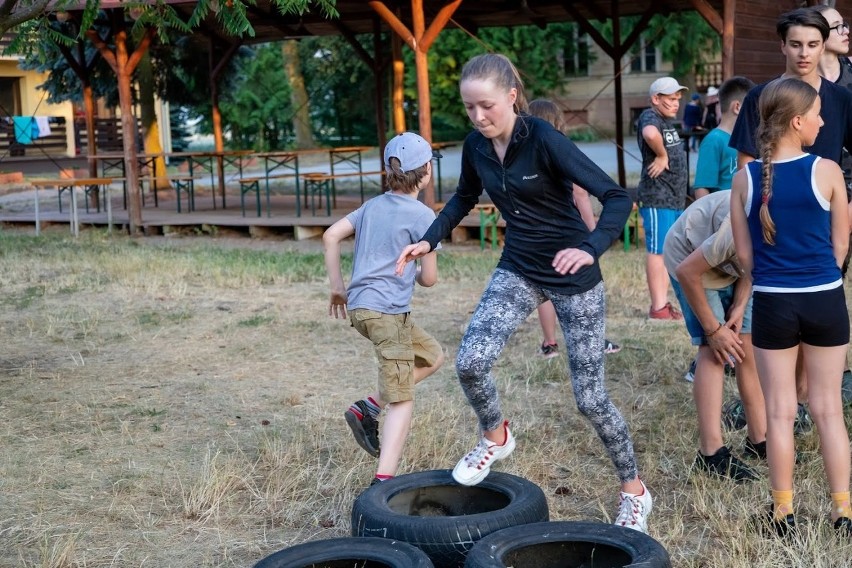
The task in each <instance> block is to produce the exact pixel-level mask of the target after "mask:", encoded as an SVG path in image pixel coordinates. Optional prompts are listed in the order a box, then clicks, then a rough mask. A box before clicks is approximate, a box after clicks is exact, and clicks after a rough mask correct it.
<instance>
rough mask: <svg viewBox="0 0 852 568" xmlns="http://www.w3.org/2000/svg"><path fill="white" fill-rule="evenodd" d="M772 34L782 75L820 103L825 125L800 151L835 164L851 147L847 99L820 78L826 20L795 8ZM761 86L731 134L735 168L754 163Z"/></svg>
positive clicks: (851, 113) (851, 101) (851, 102)
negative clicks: (814, 93) (801, 85)
mask: <svg viewBox="0 0 852 568" xmlns="http://www.w3.org/2000/svg"><path fill="white" fill-rule="evenodd" d="M776 31H777V32H778V35H779V36H780V38H781V53H783V54H784V57H785V58H786V61H787V64H786V69H785V71H784V74H783V75H781V76H782V77H792V78H796V79H801V80H802V81H804V82H806V83H808V84H809V85H811V86H812V87H813V88H814V89H816V90H817V91H818V92H819V98H820V100H821V102H822V109H821V110H820V116H821V117H822V118H823V121H824V122H825V124H824V125H823V127H822V128H820V131H819V135H818V136H817V139H816V141H815V142H814V144H813V146H808V147H807V148H805V149H804V150H805V151H806V152H808V153H810V154H816V155H817V156H820V157H822V158H827V159H829V160H832V161H834V162H836V163H838V164H839V163H840V160H841V154H842V150H843V148H844V147H846V148H847V149H849V148H852V96H850V93H849V91H848V90H847V89H844V88H843V87H840V86H838V85H836V84H834V83H832V82H831V81H828V80H823V79H822V77H820V75H819V67H818V66H819V62H820V57H821V56H822V53H823V51H824V50H825V41H826V39H828V34H829V33H831V29H830V28H829V27H828V21H827V20H826V19H825V18H824V17H823V15H822V14H820V13H819V12H817V11H815V10H813V9H810V8H799V9H797V10H793V11H791V12H787V13H785V14H781V16H780V18H779V19H778V23H777V24H776ZM766 85H767V83H761V84H760V85H758V86H757V87H755V88H753V89H752V90H751V91H749V93H748V95H746V98H745V100H743V106H742V109H741V110H740V115H739V117H737V123H736V125H735V126H734V130H733V132H732V133H731V142H730V146H731V148H734V149H735V150H737V166H738V169H739V168H742V167H743V166H744V165H745V164H746V163H748V162H751V161H752V160H754V159H756V158H757V155H758V152H757V143H756V136H757V126H758V124H760V116H759V114H758V110H757V101H758V99H759V98H760V94H761V93H762V92H763V89H764V88H765V87H766Z"/></svg>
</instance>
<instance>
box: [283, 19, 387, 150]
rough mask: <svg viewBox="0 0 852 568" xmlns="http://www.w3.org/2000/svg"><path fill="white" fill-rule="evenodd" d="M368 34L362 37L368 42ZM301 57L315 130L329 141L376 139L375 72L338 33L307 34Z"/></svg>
mask: <svg viewBox="0 0 852 568" xmlns="http://www.w3.org/2000/svg"><path fill="white" fill-rule="evenodd" d="M367 37H371V36H364V37H363V38H360V41H362V43H366V41H367ZM299 58H300V60H301V62H302V70H303V73H304V75H305V86H306V88H307V92H308V96H309V97H310V99H311V101H312V102H313V104H312V105H311V119H312V122H313V124H314V131H315V132H316V134H317V136H318V137H319V139H320V140H322V141H324V142H326V143H332V144H340V143H362V142H363V143H370V144H375V143H376V140H377V138H376V119H375V112H374V106H373V104H372V103H371V101H373V100H375V98H376V97H377V96H384V93H382V94H378V93H376V90H375V86H374V82H373V72H372V71H371V70H370V69H369V68H368V67H367V66H366V64H364V62H363V61H362V60H361V59H360V58H359V57H358V55H357V54H356V53H355V50H354V49H353V47H352V46H351V45H349V43H348V42H347V41H346V40H345V39H343V38H342V37H339V36H326V37H317V38H306V39H303V40H302V41H300V42H299Z"/></svg>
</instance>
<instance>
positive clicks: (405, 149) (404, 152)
mask: <svg viewBox="0 0 852 568" xmlns="http://www.w3.org/2000/svg"><path fill="white" fill-rule="evenodd" d="M441 157H442V156H441V154H439V153H438V152H436V151H434V150H432V145H431V144H429V143H428V142H426V140H425V139H424V138H423V137H421V136H418V135H417V134H415V133H413V132H403V133H402V134H400V135H399V136H395V137H393V138H392V139H391V140H390V141H389V142H388V144H387V146H385V167H390V159H391V158H396V159H397V160H399V164H400V168H401V169H402V171H403V172H410V171H411V170H416V169H417V168H419V167H420V166H422V165H423V164H425V163H426V162H431V161H432V158H441Z"/></svg>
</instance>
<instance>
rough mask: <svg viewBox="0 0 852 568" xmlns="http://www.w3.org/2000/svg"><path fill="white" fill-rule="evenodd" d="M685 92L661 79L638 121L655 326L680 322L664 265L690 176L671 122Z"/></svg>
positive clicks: (642, 203) (641, 196) (651, 316)
mask: <svg viewBox="0 0 852 568" xmlns="http://www.w3.org/2000/svg"><path fill="white" fill-rule="evenodd" d="M686 90H687V88H686V87H684V86H683V85H680V84H678V82H677V81H675V80H674V79H672V78H671V77H661V78H660V79H657V80H656V81H654V82H653V83H651V88H650V89H649V94H650V96H651V108H648V109H645V110H644V111H643V112H642V114H640V115H639V123H638V132H637V142H638V144H639V150H640V151H641V152H642V174H641V177H640V178H639V214H640V215H642V225H643V227H644V228H645V249H646V252H647V254H646V255H645V275H646V277H647V279H648V291H649V292H650V295H651V308H650V309H649V310H648V318H649V319H651V320H682V319H683V316H682V315H681V313H680V312H679V311H678V310H677V309H676V308H675V307H674V306H672V305H671V303H670V302H669V301H668V299H667V298H668V289H669V273H668V272H667V271H666V265H665V264H664V263H663V242H665V240H666V233H668V232H669V228H670V227H671V226H672V225H673V224H674V222H675V221H676V220H677V218H678V217H680V214H681V212H682V211H683V208H684V206H685V205H686V189H687V185H688V181H689V180H688V176H689V172H688V171H687V168H686V150H685V148H684V146H683V140H682V139H681V137H680V135H679V134H678V132H677V128H675V125H674V122H672V121H673V120H674V119H675V117H676V116H677V111H678V109H679V108H680V99H681V96H682V95H681V94H682V91H686Z"/></svg>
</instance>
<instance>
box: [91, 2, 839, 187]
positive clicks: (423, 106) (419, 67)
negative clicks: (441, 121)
mask: <svg viewBox="0 0 852 568" xmlns="http://www.w3.org/2000/svg"><path fill="white" fill-rule="evenodd" d="M165 1H166V2H167V3H168V4H170V5H172V6H173V7H174V8H175V9H176V10H177V11H178V12H179V13H181V14H182V15H183V16H185V18H187V19H188V18H189V16H190V14H192V12H193V9H194V8H195V5H196V2H188V1H184V0H165ZM815 3H817V2H815V1H814V0H810V1H808V2H802V1H794V0H774V1H771V0H752V1H745V0H629V1H621V2H620V1H617V0H583V1H575V0H367V1H364V0H337V2H336V9H337V11H338V13H339V17H338V18H335V19H327V18H325V17H324V16H323V15H322V14H319V13H312V12H308V13H305V14H301V15H293V14H281V13H280V12H278V11H277V10H276V9H275V8H274V6H273V5H272V4H271V3H270V2H269V0H256V3H255V4H254V5H251V6H249V7H248V17H249V19H250V22H251V24H252V27H253V28H254V35H252V36H247V37H243V38H235V37H232V36H228V35H227V34H225V33H224V32H223V31H222V29H221V27H220V26H219V25H218V23H217V21H216V15H215V14H213V13H211V14H209V15H208V17H207V18H206V19H205V21H204V22H202V25H201V26H200V28H199V29H198V33H201V34H203V35H205V36H206V37H207V38H208V39H209V41H210V42H211V45H213V46H216V48H217V51H218V52H219V53H221V54H223V56H222V57H221V58H220V59H219V60H218V61H214V60H213V59H212V58H211V61H210V66H211V68H210V73H211V77H215V76H216V74H217V70H218V69H221V67H222V59H223V58H227V57H230V55H231V54H233V53H234V52H235V51H236V48H237V47H238V46H239V45H241V44H245V43H261V42H271V41H278V40H282V39H293V38H302V37H308V36H319V35H342V36H343V37H344V38H346V39H347V40H348V41H349V42H350V43H351V44H352V46H353V48H354V49H355V51H356V53H357V54H358V55H359V57H361V58H362V59H363V60H364V61H365V62H366V63H367V65H368V66H369V67H370V68H371V69H372V70H373V72H374V76H375V81H376V83H377V87H378V88H377V92H383V91H384V88H383V87H382V81H383V76H384V71H385V70H386V69H387V68H388V66H389V65H392V69H393V72H394V78H393V84H394V91H393V92H394V96H393V108H394V111H393V128H394V130H396V131H400V130H402V128H403V122H402V103H403V99H402V94H401V91H402V73H403V67H402V49H403V48H402V44H403V43H404V44H405V45H407V46H408V47H409V48H410V49H412V50H413V52H414V54H415V67H416V69H415V71H416V75H417V91H418V118H419V131H420V133H421V135H423V136H424V137H425V138H426V139H428V140H431V137H432V124H431V109H430V100H429V77H428V67H427V60H426V58H427V53H428V51H429V47H430V46H431V45H432V44H433V42H435V41H440V32H441V30H443V29H444V28H446V27H448V26H449V27H459V28H463V29H465V30H467V31H468V32H471V33H474V34H475V33H476V32H477V30H479V29H480V28H483V27H489V26H515V25H530V24H531V25H538V26H542V27H543V26H544V25H546V24H548V23H551V22H563V21H574V22H577V24H578V25H579V26H580V27H581V28H582V29H583V30H584V31H586V32H587V33H588V34H589V36H590V37H591V38H592V39H593V40H594V41H595V42H596V43H597V44H598V45H599V46H600V47H601V48H602V49H603V51H604V52H606V53H607V54H608V55H609V56H610V57H611V58H612V61H613V82H614V90H615V113H616V143H617V152H618V164H619V166H618V176H619V183H620V184H621V185H624V184H625V182H626V180H625V178H626V175H625V168H624V155H623V150H622V147H623V140H624V117H623V113H624V109H623V104H622V100H623V96H622V86H621V74H620V67H621V60H622V58H623V57H624V56H625V55H626V54H627V53H628V51H629V50H630V48H631V46H632V45H633V44H634V42H635V41H636V40H637V39H638V38H639V36H640V34H641V33H642V31H644V30H645V29H646V27H647V24H648V22H649V21H650V19H651V17H653V16H654V15H655V14H661V13H662V14H666V13H670V12H677V11H686V10H695V11H697V12H698V13H699V14H701V15H702V16H703V17H704V18H705V19H706V20H707V21H708V22H709V23H710V25H711V26H712V27H713V29H715V30H716V31H717V32H718V33H719V34H720V35H721V36H722V71H723V77H724V78H728V77H731V76H733V75H735V74H742V75H746V76H748V77H750V78H751V79H753V80H755V81H761V80H764V79H766V78H768V77H769V76H771V75H774V74H777V72H778V71H779V69H778V68H776V67H775V66H774V65H767V62H768V61H775V60H779V55H778V52H779V44H778V39H777V37H776V36H775V20H776V18H777V16H778V15H779V14H781V13H782V12H784V11H787V10H790V9H793V8H796V7H799V6H802V5H804V4H815ZM101 7H102V8H104V9H107V10H109V9H125V2H123V1H122V0H102V2H101ZM841 9H842V8H841ZM623 16H639V17H640V19H639V24H638V25H637V26H636V27H635V28H634V29H633V30H632V31H631V33H630V35H629V36H628V37H626V38H623V39H620V40H619V39H614V40H613V41H607V40H606V39H605V38H604V37H603V36H601V34H600V33H598V32H597V30H596V29H595V27H594V26H593V25H592V22H594V21H599V22H603V21H606V20H610V19H611V20H612V21H613V26H614V33H613V37H614V38H621V31H620V29H619V26H618V22H619V18H620V17H623ZM388 30H391V31H392V32H393V33H392V34H391V43H392V46H391V47H392V48H391V50H390V52H391V54H392V55H391V61H386V60H385V56H384V55H383V54H384V53H385V52H386V49H385V47H386V46H385V45H383V43H382V42H383V41H384V40H383V39H382V38H383V37H386V36H383V35H382V33H383V32H387V31H388ZM357 34H373V36H374V41H373V46H372V47H373V49H372V53H371V52H370V51H368V50H367V49H365V47H364V46H363V45H362V44H361V43H360V42H359V41H357V40H356V37H355V36H356V35H357ZM211 82H212V83H213V87H214V88H213V92H214V93H215V91H216V89H215V80H211ZM213 112H214V127H215V125H216V123H217V121H216V120H215V118H216V114H217V113H218V109H217V104H216V101H215V100H214V101H213ZM375 112H376V119H377V132H378V136H379V141H380V144H382V145H383V144H384V138H385V132H386V130H387V126H386V122H387V120H386V117H385V111H384V105H383V103H382V101H375ZM222 144H223V142H222V137H221V132H217V133H216V145H217V148H216V149H217V151H221V150H222V149H223V148H222ZM220 167H221V164H220ZM220 174H221V171H220ZM219 179H220V180H222V179H223V176H221V175H220V177H219ZM424 199H425V201H426V202H427V203H432V202H434V193H433V191H432V190H431V188H429V190H427V191H426V192H425V193H424Z"/></svg>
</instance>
